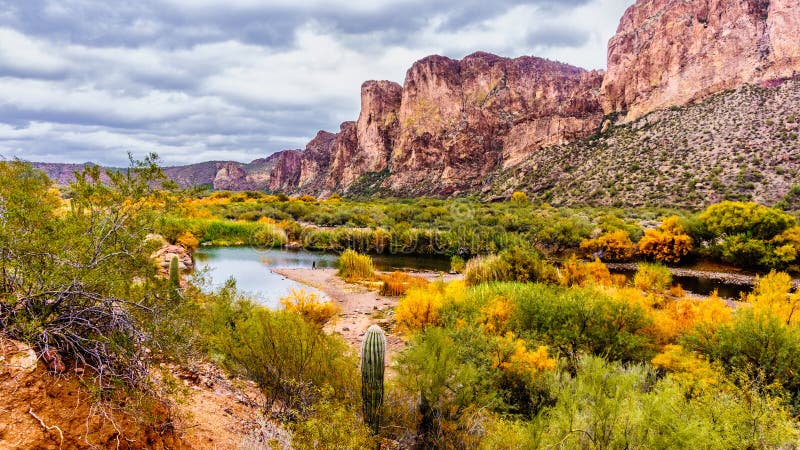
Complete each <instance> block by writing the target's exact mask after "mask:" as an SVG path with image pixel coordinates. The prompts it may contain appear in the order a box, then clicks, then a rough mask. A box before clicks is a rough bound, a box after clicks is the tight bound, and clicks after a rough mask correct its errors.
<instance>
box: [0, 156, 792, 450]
mask: <svg viewBox="0 0 800 450" xmlns="http://www.w3.org/2000/svg"><path fill="white" fill-rule="evenodd" d="M156 162H157V161H156V160H155V157H154V156H153V157H152V158H150V159H148V160H146V161H143V162H132V165H131V168H130V169H128V170H127V171H120V172H117V173H115V174H113V176H112V175H109V176H110V177H111V180H110V182H107V181H105V179H103V178H102V177H101V174H100V172H99V171H100V169H99V168H87V169H86V170H85V171H84V172H83V173H82V174H81V175H79V176H78V178H77V180H78V181H76V183H74V184H73V185H72V186H71V187H70V188H69V189H68V190H66V191H65V193H64V194H63V195H62V194H61V193H59V192H58V191H56V190H55V189H53V187H52V183H51V182H50V180H48V179H47V178H46V177H45V176H43V175H42V174H41V173H40V172H37V171H35V170H33V169H32V168H31V167H30V166H28V165H26V164H23V163H20V162H0V211H2V214H0V252H2V255H3V259H2V264H0V325H2V328H0V334H2V340H3V341H15V342H19V343H21V344H20V345H25V346H28V347H29V348H30V349H31V351H32V352H33V355H34V358H35V360H38V361H40V363H38V364H40V367H41V368H42V370H41V373H40V374H39V375H35V376H37V377H40V378H37V379H38V380H39V381H37V382H38V383H40V384H39V385H48V384H49V383H48V380H49V379H50V378H48V377H52V376H53V375H55V376H57V377H59V378H63V379H68V380H75V379H77V380H80V383H76V385H75V389H78V391H77V392H79V393H80V398H84V399H86V402H87V405H86V406H87V408H86V409H85V410H83V409H82V410H81V414H84V415H86V417H80V418H79V419H80V420H77V421H76V420H73V421H72V422H69V423H66V422H62V421H60V419H57V417H59V416H57V415H53V414H49V415H46V416H45V415H43V414H45V413H46V411H40V410H37V411H36V414H37V416H38V417H46V418H47V419H48V422H46V424H47V426H58V427H59V430H61V431H63V435H61V436H59V435H58V434H56V433H49V434H48V432H45V433H36V434H35V436H34V435H32V436H33V437H32V438H31V439H34V438H35V439H37V441H35V442H34V443H33V444H32V445H34V446H38V447H42V448H46V447H54V446H59V445H61V444H62V443H63V444H64V445H67V446H74V447H81V446H86V445H88V444H87V443H86V442H84V441H83V440H84V439H85V438H84V437H83V436H85V435H86V434H90V433H89V432H85V431H84V428H85V427H86V426H89V427H92V426H94V425H93V424H96V423H98V422H103V423H106V421H107V420H110V421H111V422H112V423H113V424H115V427H111V429H115V430H116V431H115V432H116V435H114V436H116V437H114V436H111V435H103V438H104V439H107V440H108V442H112V441H113V440H114V439H120V440H122V439H132V440H134V441H135V442H137V443H139V442H144V439H145V438H144V437H143V434H142V433H143V431H142V430H150V431H148V433H149V434H146V438H147V439H150V441H148V442H157V443H156V444H153V445H160V444H158V443H161V444H165V445H168V446H174V445H176V443H178V444H179V443H181V442H186V441H185V436H186V434H185V430H182V429H180V428H176V427H175V424H176V423H182V422H180V420H178V419H179V418H175V417H173V414H177V413H178V411H183V412H182V413H181V414H192V413H193V412H195V413H197V411H186V410H181V409H180V408H177V407H176V406H175V405H177V404H179V403H181V402H182V399H185V398H186V397H185V395H186V394H185V393H182V392H184V391H185V389H187V388H188V389H193V388H191V387H190V386H192V384H191V382H189V381H187V380H188V379H189V378H191V377H195V378H197V376H196V375H192V374H198V373H201V372H202V370H201V368H202V367H206V366H207V365H210V366H213V367H214V368H216V369H215V370H218V371H219V373H224V374H225V376H226V377H229V378H230V380H231V381H230V384H231V385H238V384H240V383H246V384H247V385H249V386H250V387H251V388H252V389H254V390H257V392H258V393H259V396H256V397H251V398H250V399H249V400H248V399H243V401H246V402H249V403H248V405H251V408H249V409H248V410H249V411H251V412H252V414H253V415H252V416H251V417H243V418H242V419H241V422H242V423H259V424H261V426H259V427H255V428H252V429H251V430H250V434H249V435H248V436H242V444H241V445H242V446H245V447H256V448H290V447H292V448H299V449H311V448H336V447H339V448H348V449H374V448H376V447H377V448H383V449H401V448H402V449H405V448H418V449H422V448H456V449H460V448H476V449H493V450H494V449H545V448H609V449H623V448H696V447H698V446H702V447H704V448H709V449H728V448H754V449H778V448H792V446H794V445H796V443H797V442H798V441H800V421H799V420H798V417H800V377H799V376H798V375H797V374H800V315H798V314H796V311H797V310H798V308H800V292H799V291H797V290H796V289H794V288H793V285H792V279H791V277H790V276H789V275H788V274H787V273H786V272H784V271H781V270H785V271H791V272H797V268H796V264H797V249H798V248H800V226H798V224H797V218H796V217H795V216H793V215H792V214H790V213H787V212H785V211H781V210H778V209H774V208H769V207H766V206H761V205H756V204H751V203H732V202H725V203H721V204H718V205H712V206H710V207H709V208H707V209H706V210H704V211H702V212H699V213H687V212H680V211H655V210H654V211H646V210H637V211H609V210H600V209H591V208H587V209H582V210H572V209H561V208H553V207H549V206H547V205H533V204H531V203H530V202H527V200H526V198H525V196H524V195H514V196H513V197H512V199H513V200H512V201H507V202H502V203H495V204H483V203H479V202H474V201H471V200H463V199H457V200H434V199H417V200H402V199H393V200H380V201H366V200H363V201H355V200H345V199H341V198H336V197H333V198H331V199H326V200H322V201H320V200H317V199H313V198H297V199H292V198H289V197H286V196H279V195H274V196H273V195H268V194H262V193H241V194H231V193H214V194H211V195H208V196H201V197H197V196H194V197H193V196H187V195H186V193H182V192H180V191H177V190H175V189H174V186H170V184H169V183H166V182H165V181H166V180H165V179H164V177H163V173H162V172H161V171H160V169H159V168H158V166H157V164H156ZM239 200H241V201H239ZM303 223H311V224H313V226H305V227H304V226H303V225H302V224H303ZM323 224H324V225H335V226H345V227H348V228H347V229H341V228H340V229H328V228H325V227H323V226H322V225H323ZM152 234H161V235H162V236H164V237H165V239H166V240H167V241H168V243H170V244H172V245H180V246H181V247H183V248H186V249H196V248H198V246H200V245H202V244H203V243H206V242H214V243H220V242H229V243H238V242H242V243H249V245H260V246H264V247H278V246H283V245H288V244H290V243H292V242H304V239H303V237H304V236H306V237H308V236H313V237H314V239H313V240H312V241H313V242H316V243H317V244H316V245H319V246H320V247H325V249H326V250H328V251H336V252H338V253H341V257H340V258H339V267H338V270H337V271H336V272H334V270H307V269H300V270H292V271H280V273H283V275H284V276H288V277H293V278H294V279H298V280H301V282H307V283H308V284H309V285H311V286H314V287H318V288H322V290H323V291H327V292H329V295H330V296H331V298H332V300H333V301H332V302H326V301H323V299H322V298H320V297H319V296H317V295H316V294H314V293H307V292H304V291H300V290H298V291H294V292H292V293H291V294H290V295H288V296H287V297H285V298H283V299H281V305H282V306H283V307H282V308H276V309H269V308H266V307H263V306H260V305H258V304H256V303H254V302H253V301H251V300H250V299H248V298H246V297H245V296H243V295H242V294H241V293H240V292H239V291H238V290H237V289H236V286H235V283H234V282H229V283H227V284H226V285H225V286H223V287H221V288H219V289H217V290H213V291H204V290H203V289H201V287H202V286H201V283H202V280H195V279H194V278H186V277H185V274H182V273H180V271H179V270H178V268H179V261H178V260H177V259H176V258H172V260H171V261H170V268H171V269H172V270H170V271H169V273H168V274H167V275H165V274H164V273H163V272H164V271H163V270H161V269H163V261H162V262H161V263H155V262H154V261H153V260H152V258H151V257H152V255H153V254H154V252H155V251H156V250H157V247H158V246H159V245H161V244H159V243H158V242H154V241H153V240H152V239H148V238H147V236H148V235H152ZM351 244H352V245H351ZM356 244H357V245H356ZM358 246H362V247H361V248H351V247H358ZM371 249H372V250H378V249H382V250H384V251H398V252H409V251H411V252H414V253H418V254H433V253H436V252H442V254H443V255H445V256H448V257H450V258H451V266H452V269H453V270H454V271H456V272H460V273H461V275H457V276H450V275H448V276H446V277H440V276H439V275H426V276H422V274H411V273H404V272H381V271H376V270H375V267H374V264H373V261H372V259H371V257H370V256H369V255H367V254H366V253H367V252H369V251H370V250H371ZM553 255H557V256H558V257H559V260H560V261H561V262H560V263H559V264H557V265H556V264H553V263H552V259H553ZM579 256H580V257H581V258H579ZM707 260H710V261H720V262H722V263H725V264H732V263H735V264H736V265H738V266H740V267H746V268H748V269H751V270H756V271H759V272H761V273H764V275H763V276H760V277H759V278H758V280H757V283H756V285H755V288H754V289H753V291H752V292H751V293H749V294H747V295H745V296H743V297H742V298H741V299H740V300H741V301H740V302H739V303H737V304H736V305H735V306H731V304H730V303H729V302H726V301H724V300H723V299H721V298H719V297H718V296H716V295H713V294H712V295H710V296H709V297H707V298H702V299H701V298H696V297H694V296H689V295H686V293H685V292H684V291H683V290H682V289H681V288H680V287H679V286H673V284H672V273H671V272H670V270H669V269H668V268H667V267H666V265H665V264H671V265H676V264H684V265H686V264H697V263H698V262H704V261H707ZM634 262H635V263H636V264H637V265H636V272H635V274H633V275H632V277H631V278H630V279H629V278H627V277H625V276H624V275H621V274H614V273H612V272H611V271H610V270H609V267H608V266H607V265H606V264H607V263H628V264H630V263H634ZM704 264H705V263H704ZM776 269H781V270H776ZM374 325H378V326H379V327H380V328H381V329H382V330H383V332H385V334H386V335H387V339H386V341H387V342H386V344H387V347H388V348H387V352H386V353H387V354H388V355H389V356H388V359H386V360H385V364H386V366H387V368H388V370H387V372H386V377H385V379H384V380H383V381H382V389H381V390H380V394H379V395H380V397H381V398H380V399H375V398H373V399H372V400H373V402H372V403H370V405H371V406H370V408H366V407H365V406H364V400H363V398H362V395H363V392H364V391H363V390H362V388H363V386H362V384H361V380H362V377H359V376H358V375H359V374H360V373H359V372H361V371H360V367H361V361H360V359H359V352H358V351H357V349H358V348H359V347H360V345H361V340H362V333H364V332H365V331H366V330H367V329H368V328H369V327H371V326H374ZM345 328H347V329H345ZM375 330H376V328H374V327H373V331H374V332H375V333H378V334H384V333H383V332H378V331H375ZM381 353H383V351H381ZM373 362H374V361H373ZM2 364H3V366H2V367H3V369H4V370H5V369H7V367H6V363H5V362H2ZM361 374H363V372H361ZM14 376H15V375H9V374H8V373H7V372H4V371H0V383H5V384H2V385H3V386H10V385H11V384H13V380H14ZM219 382H221V381H219ZM187 383H188V384H187ZM202 383H211V385H210V386H213V383H214V382H212V381H209V380H206V381H202ZM33 385H34V386H35V385H36V384H35V383H34V384H33ZM375 386H377V384H376V385H375ZM3 395H4V396H5V395H10V396H13V395H16V394H15V393H14V392H8V393H7V392H3ZM231 395H235V394H231ZM372 395H373V397H374V395H376V394H375V391H372ZM53 398H57V399H60V400H59V401H60V402H61V403H58V404H56V405H54V406H52V407H51V408H57V409H59V410H70V407H68V406H67V403H68V402H74V400H70V399H72V398H74V397H70V396H69V395H66V394H65V395H62V396H60V397H58V396H56V397H53ZM254 399H255V400H254ZM16 400H19V399H16ZM54 401H55V400H54ZM232 401H234V400H232ZM236 401H238V400H236ZM23 403H24V402H21V401H16V402H15V403H13V405H14V406H13V408H14V411H13V413H12V414H11V415H9V417H19V416H21V415H25V414H27V410H23V409H21V408H23V407H24V404H23ZM376 405H379V406H376ZM367 409H369V410H370V417H366V413H363V411H366V410H367ZM200 413H202V412H200ZM5 416H6V415H0V421H4V420H7V419H6V418H4V417H5ZM256 419H258V420H260V422H256ZM248 420H253V422H247V421H248ZM76 424H77V425H76ZM86 424H89V425H86ZM117 424H119V425H121V428H119V427H116V425H117ZM34 425H36V426H38V425H39V424H38V422H37V423H34ZM45 428H46V426H45ZM98 429H99V428H98ZM106 429H107V431H108V429H109V427H106ZM153 430H159V432H153ZM90 431H91V430H90ZM92 436H93V438H96V437H97V436H96V435H92ZM229 437H230V436H229ZM59 438H60V439H59ZM136 439H139V440H140V441H137V440H136ZM134 441H131V442H134ZM95 442H97V441H95ZM125 442H128V441H125Z"/></svg>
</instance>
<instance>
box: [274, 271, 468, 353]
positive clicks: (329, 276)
mask: <svg viewBox="0 0 800 450" xmlns="http://www.w3.org/2000/svg"><path fill="white" fill-rule="evenodd" d="M273 272H274V273H277V274H279V275H283V276H284V277H286V278H289V279H290V280H293V281H296V282H298V283H301V284H305V285H307V286H310V287H313V288H315V289H319V290H320V291H322V292H324V293H325V294H326V295H327V296H328V297H330V299H331V301H334V302H336V304H337V305H339V307H340V308H341V309H342V312H341V314H340V315H339V317H338V318H337V320H336V321H335V323H334V324H329V325H328V326H327V329H328V331H329V332H332V333H339V334H341V335H342V336H343V337H344V338H345V339H346V340H347V341H348V342H350V344H351V345H353V347H355V348H357V349H358V348H360V346H361V340H362V337H363V336H364V333H365V332H366V330H367V328H369V327H370V325H372V324H379V325H383V328H384V330H385V329H386V328H389V327H387V326H386V325H387V324H388V323H389V320H388V319H386V318H385V316H386V315H385V311H386V310H388V309H391V308H394V307H395V306H396V305H397V301H398V300H399V297H386V296H382V295H379V294H378V292H376V291H375V290H371V289H369V288H368V287H367V286H364V285H361V284H356V283H347V282H345V281H344V280H342V279H341V278H339V277H337V276H336V269H316V270H314V269H273ZM413 275H415V276H419V277H423V278H425V279H427V280H429V281H434V280H444V281H451V280H454V279H460V278H461V275H450V274H442V273H438V272H419V273H414V274H413ZM386 340H387V352H388V353H389V354H390V355H391V354H392V353H394V352H396V351H398V350H399V349H401V348H402V347H403V340H402V339H401V338H400V336H398V335H396V334H395V333H394V332H393V330H392V331H391V332H387V334H386Z"/></svg>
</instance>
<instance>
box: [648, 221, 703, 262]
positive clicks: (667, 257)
mask: <svg viewBox="0 0 800 450" xmlns="http://www.w3.org/2000/svg"><path fill="white" fill-rule="evenodd" d="M678 220H679V219H678V217H677V216H671V217H667V218H665V219H664V220H663V221H662V222H661V225H660V226H659V227H658V229H655V230H653V229H649V230H645V232H644V236H643V237H642V239H641V240H640V241H639V252H640V253H642V254H643V255H645V256H648V257H651V258H653V259H655V260H657V261H662V262H668V263H678V262H680V260H681V259H682V258H683V257H684V256H686V255H688V254H689V252H690V251H691V250H692V238H691V237H689V235H688V234H686V233H685V232H684V230H683V228H681V226H680V225H679V224H678Z"/></svg>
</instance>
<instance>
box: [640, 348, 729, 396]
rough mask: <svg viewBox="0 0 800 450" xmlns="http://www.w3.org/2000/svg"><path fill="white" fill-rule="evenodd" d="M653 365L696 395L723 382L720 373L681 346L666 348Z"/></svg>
mask: <svg viewBox="0 0 800 450" xmlns="http://www.w3.org/2000/svg"><path fill="white" fill-rule="evenodd" d="M652 363H653V366H655V367H657V368H659V369H664V370H666V371H668V372H670V373H671V374H672V378H673V379H674V380H675V381H677V382H678V383H680V384H682V385H683V386H685V387H687V388H689V389H690V391H691V392H693V393H695V394H698V393H699V392H700V391H702V390H704V389H706V388H708V387H711V386H714V385H716V384H719V383H720V381H721V378H720V375H719V372H717V371H716V370H715V369H714V367H713V366H712V365H711V364H710V363H709V362H708V361H706V360H705V359H702V358H700V357H698V356H696V355H694V354H692V353H690V352H688V351H686V350H684V348H683V347H681V346H680V345H667V346H665V347H664V350H663V351H662V352H661V353H659V354H658V355H656V357H655V358H653V360H652Z"/></svg>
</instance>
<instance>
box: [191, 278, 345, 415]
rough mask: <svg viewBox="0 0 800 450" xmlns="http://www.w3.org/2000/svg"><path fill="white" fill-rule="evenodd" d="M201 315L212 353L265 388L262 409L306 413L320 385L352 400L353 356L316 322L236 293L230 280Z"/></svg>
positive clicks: (318, 396)
mask: <svg viewBox="0 0 800 450" xmlns="http://www.w3.org/2000/svg"><path fill="white" fill-rule="evenodd" d="M204 317H205V320H204V330H203V334H204V335H205V336H206V340H207V345H208V347H209V350H210V351H211V353H212V355H213V357H214V358H215V359H216V360H217V361H218V362H219V363H220V364H222V365H223V366H224V367H225V368H227V369H228V370H230V371H232V372H233V373H236V374H241V375H243V376H246V377H247V378H249V379H251V380H253V381H254V382H255V383H256V384H257V385H258V386H259V388H261V390H263V391H264V393H265V395H266V397H267V404H266V405H264V407H265V410H266V411H270V410H273V408H275V409H276V410H277V411H279V412H280V413H282V414H294V413H299V414H307V413H308V411H309V408H310V407H311V406H312V405H314V404H315V403H316V402H317V401H319V400H321V399H322V398H323V396H322V393H323V390H325V392H329V395H328V396H329V397H330V398H332V399H335V400H338V401H344V402H348V403H351V404H352V403H353V402H354V401H355V400H354V399H355V398H356V390H357V388H358V387H357V386H356V383H357V382H356V381H354V380H357V379H358V376H357V367H358V364H357V361H356V358H355V356H354V355H353V353H352V351H350V349H349V346H348V345H347V343H346V342H344V340H343V339H342V338H341V337H338V336H333V335H328V334H327V333H325V332H324V331H323V330H322V329H321V328H320V327H319V325H318V324H316V323H310V322H308V321H307V320H306V319H304V318H303V316H301V315H300V314H297V313H294V312H290V311H286V310H278V311H272V310H269V309H267V308H264V307H261V306H257V305H255V304H253V303H252V302H249V301H247V300H244V299H241V298H238V296H237V295H236V293H235V291H234V290H232V287H231V286H228V287H226V289H224V290H223V291H222V292H221V293H220V294H219V295H216V296H214V297H213V298H212V299H211V301H209V302H208V303H207V304H206V307H205V316H204Z"/></svg>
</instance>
